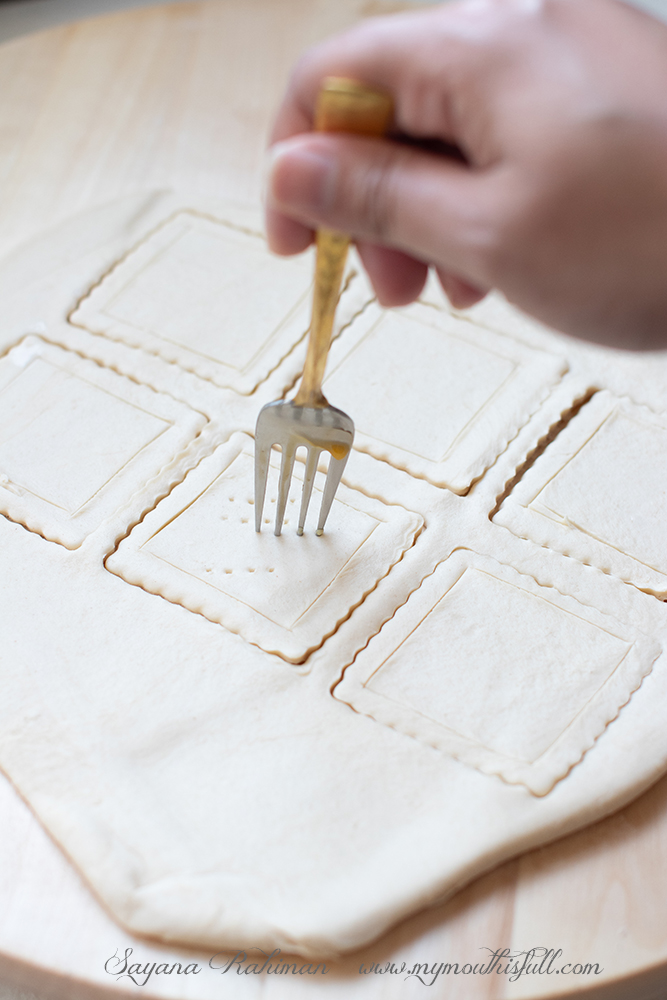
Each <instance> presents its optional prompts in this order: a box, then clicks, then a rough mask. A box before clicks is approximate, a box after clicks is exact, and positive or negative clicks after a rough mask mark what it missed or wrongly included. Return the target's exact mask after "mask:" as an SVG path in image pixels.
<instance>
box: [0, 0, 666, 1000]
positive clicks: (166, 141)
mask: <svg viewBox="0 0 667 1000" xmlns="http://www.w3.org/2000/svg"><path fill="white" fill-rule="evenodd" d="M398 9H401V6H400V4H399V3H394V4H392V3H389V2H383V0H375V2H369V0H208V2H203V3H184V4H170V5H168V6H164V7H154V8H149V9H140V10H134V11H132V12H128V13H123V14H117V15H113V16H110V17H104V18H100V19H95V20H90V21H85V22H79V23H77V24H74V25H66V26H63V27H61V28H57V29H52V30H50V31H47V32H43V33H41V34H38V35H33V36H30V37H28V38H24V39H20V40H17V41H13V42H11V43H8V44H6V45H4V46H2V47H0V255H1V256H4V255H6V254H8V253H9V252H10V251H11V249H12V247H14V246H16V245H17V244H19V243H21V242H24V241H25V240H27V239H29V238H30V237H32V236H34V235H36V234H38V233H39V232H41V231H43V230H45V229H48V228H50V227H52V226H54V225H56V224H57V223H59V222H60V221H62V220H64V219H66V218H68V217H70V216H72V215H73V214H75V213H77V212H81V211H83V210H85V209H87V208H90V207H92V206H95V205H98V204H101V203H103V202H108V201H111V200H113V199H114V198H119V197H122V196H124V195H128V194H132V193H135V192H141V191H149V190H155V189H165V188H171V189H176V190H178V191H180V192H185V193H189V192H192V193H193V194H195V195H196V196H198V197H202V196H205V197H211V198H234V199H236V200H238V201H240V202H247V203H249V204H250V203H253V202H255V201H256V200H257V198H258V196H259V191H260V184H261V170H262V154H263V148H264V143H265V139H264V136H265V131H266V127H267V123H268V121H269V120H270V116H271V113H272V110H273V108H274V107H275V105H276V103H277V101H278V99H279V97H280V94H281V91H282V88H283V85H284V81H285V79H286V76H287V73H288V71H289V68H290V66H291V65H292V63H293V61H294V59H295V58H296V56H297V55H298V53H299V52H300V51H301V50H302V49H303V48H304V47H305V46H307V45H308V44H310V43H311V42H313V41H315V40H316V39H318V38H320V37H323V36H325V35H327V34H330V33H332V32H334V31H337V30H339V29H341V28H343V27H345V26H346V25H349V24H352V23H353V22H355V21H356V20H357V19H358V18H359V17H362V16H367V15H368V14H376V13H382V12H390V11H391V10H398ZM0 799H1V809H0V816H1V818H0V837H1V840H0V843H1V844H2V848H1V850H0V886H1V887H2V897H1V898H2V900H3V904H4V905H3V906H2V907H1V908H0V978H2V979H3V980H4V981H6V982H12V983H15V984H18V985H20V986H22V987H24V988H28V989H30V990H33V991H35V992H36V993H37V994H38V996H42V995H44V996H47V995H48V996H63V997H68V998H76V997H101V996H103V995H105V994H106V992H107V991H108V992H109V993H111V994H112V995H114V996H119V995H125V994H126V992H127V993H128V995H129V992H131V993H132V994H133V995H134V994H135V993H137V992H140V993H141V994H142V995H143V996H144V997H157V996H160V997H169V998H185V997H188V998H192V1000H200V998H201V1000H208V998H211V1000H213V998H214V997H219V996H221V995H225V996H230V997H232V998H234V997H236V996H237V995H238V996H239V997H241V995H242V996H243V997H244V998H245V997H259V996H260V994H261V996H262V998H269V1000H271V998H277V997H279V996H286V995H289V994H290V993H291V995H297V993H298V992H299V991H298V990H296V986H294V985H290V986H289V987H288V986H287V985H286V984H285V983H284V981H283V980H281V979H280V978H278V979H276V978H274V977H265V976H264V977H255V979H254V980H252V981H251V980H249V979H248V978H245V979H244V980H241V979H240V978H239V977H237V978H236V979H231V977H227V979H225V980H224V981H221V980H220V979H219V976H218V975H216V974H215V973H214V972H213V971H211V970H208V969H206V970H205V974H202V975H200V976H199V977H198V978H197V979H195V978H194V977H191V978H190V979H184V978H183V977H181V978H180V979H179V978H178V977H171V978H170V979H167V978H166V977H162V979H161V980H157V979H154V980H152V982H151V984H149V985H148V986H146V987H144V988H138V987H137V988H134V987H132V984H131V983H129V982H128V980H127V979H126V980H124V981H123V980H119V981H116V980H115V979H114V978H113V977H112V976H110V975H109V974H108V973H106V972H105V971H104V964H105V961H106V960H107V959H108V958H110V957H111V956H112V955H113V954H114V952H115V951H116V950H118V951H119V953H121V954H122V953H123V951H124V949H125V948H127V947H131V948H134V950H135V957H136V959H137V960H140V961H142V962H151V961H158V962H159V961H169V960H170V958H171V959H172V960H173V961H177V960H178V959H179V958H180V959H181V960H182V961H183V960H185V961H198V962H199V963H200V964H204V965H205V964H206V962H207V961H208V957H209V956H204V955H195V953H185V952H183V951H179V950H174V949H170V948H166V947H162V946H158V945H155V944H152V943H147V942H143V941H141V940H139V939H135V938H132V936H131V935H128V934H126V933H125V932H124V931H122V930H121V929H120V928H118V927H117V925H116V924H115V923H114V922H113V921H112V920H111V918H110V917H109V916H108V915H107V914H106V913H105V912H104V910H103V909H102V908H101V907H100V905H99V904H98V903H97V902H96V901H95V899H94V898H93V897H92V895H91V894H90V892H89V891H88V889H87V888H86V886H85V885H84V884H83V883H82V881H81V880H80V878H79V876H78V875H77V873H76V872H75V871H74V870H73V869H72V868H71V866H70V865H69V863H68V862H67V860H66V859H65V858H64V857H63V855H62V854H61V853H60V851H59V850H58V849H57V848H56V847H55V845H54V844H53V843H52V842H51V840H50V839H49V837H48V836H47V834H46V833H45V832H44V831H43V830H42V828H41V827H40V826H39V825H38V824H37V822H36V821H35V820H34V818H33V817H32V815H31V813H30V812H29V810H28V809H27V807H26V806H25V805H24V804H23V802H22V801H21V800H20V799H19V797H18V795H17V794H16V793H15V792H14V791H13V789H12V788H11V786H10V785H9V783H8V782H7V781H6V780H5V779H1V781H0ZM538 946H543V947H548V948H554V949H557V948H562V949H563V956H564V958H563V961H571V962H579V961H581V962H597V963H599V965H600V966H601V967H603V968H604V972H603V973H602V975H600V976H599V977H587V978H586V980H584V981H583V982H580V981H577V977H576V976H568V977H565V976H561V977H560V981H559V980H558V977H556V976H553V975H552V976H545V975H542V976H539V975H536V976H531V977H525V978H522V979H520V980H519V981H517V982H515V983H510V982H509V981H508V980H507V977H501V976H486V977H484V976H471V977H463V976H459V977H453V976H449V977H444V976H443V977H442V978H440V979H439V980H438V982H437V983H436V984H435V985H434V986H432V987H428V989H427V994H426V995H428V996H431V997H434V998H436V997H438V998H440V997H441V998H444V997H447V1000H463V998H465V1000H519V998H523V1000H528V998H531V1000H537V998H538V997H547V996H549V997H550V996H567V997H568V998H573V997H575V996H579V992H578V991H579V990H580V989H581V988H582V986H583V985H589V986H590V985H592V980H593V979H595V985H594V986H593V988H592V989H591V990H590V991H589V992H587V993H586V996H588V997H591V1000H592V998H594V997H595V998H605V1000H612V998H615V1000H619V998H625V997H632V998H633V1000H638V998H648V997H653V996H655V997H658V996H661V995H664V994H665V992H666V991H667V778H664V779H663V780H662V781H661V782H660V783H659V784H658V785H656V786H655V787H654V788H653V789H652V790H651V791H649V792H648V793H647V794H645V795H644V796H642V797H641V798H640V799H639V800H638V801H637V802H636V803H634V804H633V805H631V806H629V807H628V808H626V809H625V810H623V811H622V812H620V813H618V814H617V815H615V816H613V817H611V818H610V819H608V820H606V821H604V822H602V823H599V824H597V825H596V826H594V827H592V828H590V829H588V830H584V831H583V832H581V833H579V834H576V835H574V836H571V837H568V838H567V839H565V840H562V841H560V842H558V843H555V844H553V845H551V846H550V847H547V848H542V849H540V850H537V851H533V852H531V853H530V854H527V855H525V856H524V857H522V858H520V859H518V860H516V861H513V862H511V863H509V864H506V865H504V866H503V867H502V868H500V869H498V870H497V871H495V872H492V873H491V874H489V875H487V876H486V877H484V878H481V879H479V880H478V881H477V882H475V883H474V884H473V885H472V886H470V887H468V888H467V889H465V890H464V891H462V892H461V893H460V894H459V895H458V896H456V897H455V898H454V899H453V900H452V901H450V902H449V903H448V904H446V905H444V906H441V907H439V908H437V909H433V910H431V911H429V912H427V913H423V914H420V915H418V916H416V917H414V918H413V919H411V920H409V921H408V922H406V923H405V924H404V925H403V926H401V927H399V928H398V929H396V930H395V931H394V932H392V933H391V934H389V935H387V936H386V937H385V938H384V939H383V940H382V941H380V942H379V943H378V944H377V945H376V946H374V947H370V948H367V949H364V951H363V953H359V954H357V955H354V956H352V957H350V958H348V959H346V960H345V961H342V962H339V963H336V964H334V965H333V966H331V971H330V972H329V973H328V974H327V976H326V979H325V978H322V979H321V980H319V981H318V982H317V983H315V982H308V983H306V984H305V986H302V985H300V987H299V988H300V990H301V992H302V993H303V994H304V995H305V996H308V997H310V996H313V997H315V996H317V997H319V996H320V995H321V996H323V997H324V996H327V997H331V998H333V1000H338V998H342V997H343V996H344V997H345V998H346V1000H354V998H356V997H359V998H360V1000H376V998H381V1000H385V998H391V997H399V996H400V997H403V996H408V995H413V994H414V995H415V996H417V995H420V990H421V989H422V986H421V984H419V983H418V982H416V981H414V980H412V981H411V982H410V983H406V982H405V980H404V977H403V976H399V975H394V976H392V975H384V976H379V975H376V974H371V975H360V974H359V967H360V965H361V964H362V963H366V964H369V963H371V962H379V963H381V964H382V965H384V964H385V963H386V962H391V961H394V962H398V964H399V965H400V963H401V962H403V961H405V962H406V963H407V965H408V966H409V967H411V966H412V965H414V963H415V962H428V963H429V964H431V965H432V964H433V963H434V962H437V963H439V962H454V961H458V962H460V963H464V962H468V961H470V962H472V963H474V962H477V961H481V960H482V959H483V955H484V953H483V952H482V951H480V949H483V948H492V949H495V948H504V947H508V948H511V949H513V950H525V949H529V948H531V947H538ZM183 956H185V959H183ZM579 979H580V980H581V977H579ZM221 983H224V989H223V987H222V985H221ZM153 984H155V985H153ZM293 990H296V992H291V991H293ZM299 995H300V994H299Z"/></svg>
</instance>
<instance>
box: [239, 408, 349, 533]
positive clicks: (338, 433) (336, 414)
mask: <svg viewBox="0 0 667 1000" xmlns="http://www.w3.org/2000/svg"><path fill="white" fill-rule="evenodd" d="M353 441H354V423H353V421H352V420H351V419H350V417H348V415H347V413H343V411H342V410H338V409H336V407H335V406H321V407H319V406H295V405H294V403H293V402H283V401H282V400H279V401H278V402H276V403H268V404H267V405H266V406H264V407H262V409H261V410H260V413H259V416H258V418H257V426H256V428H255V530H256V531H261V529H262V511H263V508H264V496H265V493H266V480H267V477H268V473H269V460H270V458H271V448H272V447H273V446H274V445H278V446H279V447H280V449H281V451H282V458H281V463H280V481H279V483H278V502H277V504H276V524H275V528H274V533H275V534H276V535H279V534H280V533H281V531H282V527H283V520H284V518H285V507H286V505H287V497H288V494H289V488H290V481H291V478H292V470H293V468H294V459H295V457H296V452H297V448H301V447H305V448H306V449H307V456H306V471H305V473H304V479H303V490H302V493H301V509H300V511H299V527H298V529H297V534H298V535H302V534H303V526H304V523H305V520H306V514H307V512H308V504H309V503H310V495H311V493H312V491H313V482H314V480H315V473H316V472H317V463H318V461H319V457H320V454H321V453H322V452H323V451H328V452H329V454H330V457H329V468H328V470H327V479H326V483H325V487H324V494H323V496H322V506H321V508H320V517H319V522H318V525H317V532H316V533H317V534H318V535H321V534H322V532H323V531H324V525H325V523H326V520H327V517H328V515H329V511H330V509H331V504H332V503H333V498H334V496H335V495H336V490H337V489H338V484H339V483H340V480H341V476H342V475H343V470H344V469H345V465H346V463H347V459H348V455H349V454H350V449H351V448H352V442H353Z"/></svg>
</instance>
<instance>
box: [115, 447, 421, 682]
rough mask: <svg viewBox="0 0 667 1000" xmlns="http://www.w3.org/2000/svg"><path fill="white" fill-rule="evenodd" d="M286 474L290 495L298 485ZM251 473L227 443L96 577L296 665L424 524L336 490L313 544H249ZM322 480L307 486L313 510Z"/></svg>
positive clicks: (249, 458)
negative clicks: (116, 581)
mask: <svg viewBox="0 0 667 1000" xmlns="http://www.w3.org/2000/svg"><path fill="white" fill-rule="evenodd" d="M278 464H279V458H278V457H277V456H276V457H275V459H274V463H273V464H272V466H271V472H270V475H271V480H270V485H269V499H270V500H274V501H275V499H276V495H275V494H276V486H277V480H278V475H279V469H278V467H277V466H278ZM297 466H298V468H295V473H294V479H295V480H296V482H295V483H294V489H295V492H296V491H297V490H300V488H301V479H302V476H303V467H302V464H301V463H297ZM253 467H254V461H253V453H252V443H251V441H250V440H249V439H248V438H247V437H246V436H245V435H242V434H236V435H234V437H233V438H232V439H231V440H230V441H229V442H228V443H227V444H225V445H220V446H219V448H218V449H216V451H215V452H214V453H213V454H212V455H210V456H209V457H208V458H207V459H204V460H203V461H202V462H201V463H200V465H199V466H197V468H196V469H195V470H193V471H192V472H191V473H190V474H189V475H188V476H187V477H186V479H185V480H184V481H183V483H181V484H180V485H179V486H177V487H176V488H175V489H174V490H173V492H172V493H171V494H170V495H169V496H168V497H166V498H165V500H163V501H162V502H161V503H159V504H158V505H157V507H156V508H155V509H154V510H153V511H151V512H150V513H149V514H148V515H147V516H146V518H145V519H144V521H143V522H141V524H140V525H137V527H136V528H135V529H134V530H133V531H132V532H131V533H130V535H129V536H128V537H127V538H126V539H124V541H123V542H121V544H120V546H119V548H118V551H117V552H116V553H114V554H113V555H111V556H110V557H109V559H108V560H107V563H106V565H107V568H108V569H110V570H111V571H112V572H114V573H116V574H117V575H119V576H121V577H122V578H123V579H125V580H126V581H127V582H129V583H133V584H136V585H138V586H141V587H142V588H143V589H144V590H147V591H149V592H150V593H153V594H159V595H160V596H162V597H165V598H167V599H168V600H169V601H171V602H172V603H175V604H181V605H182V606H183V607H186V608H188V609H189V610H191V611H196V612H198V613H199V614H203V615H204V616H205V617H207V618H209V619H210V620H211V621H214V622H219V623H220V624H222V625H225V626H226V627H227V628H229V629H231V630H232V631H234V632H239V633H240V634H241V635H242V636H243V637H244V638H245V639H247V640H249V641H250V642H253V643H255V644H257V645H259V646H261V647H262V649H265V650H267V651H269V652H275V653H278V655H280V656H282V657H283V658H284V659H287V660H290V661H292V662H295V663H300V662H302V661H303V660H304V659H305V658H306V656H307V655H308V653H309V652H311V651H312V650H313V649H315V648H317V646H319V645H320V644H321V643H322V641H323V640H324V639H325V638H326V637H327V636H328V635H331V634H332V633H333V632H334V631H335V630H336V628H337V627H338V626H339V624H340V623H341V622H343V621H344V620H345V619H346V618H347V617H348V615H349V613H350V610H351V609H352V608H353V607H356V606H357V605H358V604H359V603H360V602H361V601H363V600H364V598H365V596H366V595H367V594H369V593H370V592H371V591H372V590H374V588H375V587H376V585H377V583H378V582H379V581H380V580H381V579H382V578H383V577H384V576H385V575H386V574H387V573H388V572H389V571H390V569H391V568H392V566H393V565H394V564H395V563H396V562H397V561H398V560H399V559H400V558H401V556H402V554H403V553H404V552H405V550H406V549H408V548H410V547H411V546H412V544H413V543H414V540H415V537H416V535H417V534H418V533H419V531H420V530H421V528H422V525H423V519H422V518H421V516H420V515H418V514H414V513H412V512H411V511H406V510H405V509H404V508H402V507H398V506H392V505H387V504H384V503H382V502H380V501H378V500H372V499H370V498H368V497H365V496H364V495H363V494H361V493H359V492H357V491H355V490H351V489H349V488H347V487H345V486H341V487H340V490H339V494H338V495H337V497H336V500H335V501H334V502H335V504H336V518H335V520H334V521H332V524H331V527H330V528H329V529H327V531H326V532H325V533H324V535H323V536H322V537H318V536H317V535H315V533H314V532H312V531H310V532H307V533H306V534H305V535H304V536H302V537H299V536H298V535H297V533H296V531H295V530H294V529H292V530H290V531H285V532H283V534H282V535H281V536H276V535H274V533H273V532H272V531H270V530H268V531H267V530H265V531H261V532H257V531H255V526H254V524H252V523H250V519H249V518H247V517H245V516H242V515H244V514H245V513H246V512H247V510H248V500H249V499H250V498H251V496H252V493H251V489H252V481H253ZM323 479H324V476H318V479H317V480H316V483H315V487H314V491H315V492H317V493H320V498H316V503H317V502H318V501H319V500H321V491H322V485H323V483H322V481H323ZM230 487H232V488H230ZM295 502H296V501H295ZM223 518H224V520H223ZM291 520H292V522H294V519H293V518H292V519H291ZM289 521H290V519H289V518H288V519H287V521H286V524H287V525H288V524H289ZM295 566H298V567H299V577H298V584H299V585H298V586H295V585H294V583H295V581H294V567H295ZM260 581H261V585H260V586H258V583H260ZM405 596H407V594H406V595H405ZM397 600H398V599H397Z"/></svg>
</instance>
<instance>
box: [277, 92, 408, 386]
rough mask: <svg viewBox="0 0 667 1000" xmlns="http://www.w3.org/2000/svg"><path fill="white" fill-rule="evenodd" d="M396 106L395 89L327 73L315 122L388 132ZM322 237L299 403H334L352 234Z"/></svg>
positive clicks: (325, 232) (321, 128)
mask: <svg viewBox="0 0 667 1000" xmlns="http://www.w3.org/2000/svg"><path fill="white" fill-rule="evenodd" d="M392 112H393V103H392V100H391V97H390V96H389V94H386V93H384V92H383V91H379V90H374V89H373V88H372V87H367V86H366V85H365V84H363V83H358V82H357V81H356V80H346V79H344V78H340V77H327V79H326V80H325V81H324V83H323V85H322V89H321V90H320V93H319V96H318V101H317V107H316V109H315V128H316V130H317V131H318V132H351V133H354V134H356V135H365V136H372V137H378V138H379V137H380V136H382V135H384V133H385V132H386V130H387V127H388V125H389V122H390V120H391V116H392ZM316 243H317V256H316V260H315V288H314V291H313V309H312V315H311V320H310V335H309V339H308V352H307V354H306V363H305V366H304V370H303V378H302V379H301V385H300V386H299V390H298V392H297V394H296V396H295V397H294V403H295V405H296V406H327V405H328V404H327V401H326V399H325V397H324V395H323V393H322V380H323V378H324V370H325V368H326V364H327V355H328V353H329V345H330V343H331V332H332V330H333V322H334V315H335V312H336V306H337V305H338V297H339V295H340V286H341V283H342V280H343V273H344V271H345V259H346V257H347V250H348V247H349V245H350V239H349V237H348V236H346V235H345V234H344V233H337V232H334V231H333V230H331V229H319V230H318V232H317V240H316Z"/></svg>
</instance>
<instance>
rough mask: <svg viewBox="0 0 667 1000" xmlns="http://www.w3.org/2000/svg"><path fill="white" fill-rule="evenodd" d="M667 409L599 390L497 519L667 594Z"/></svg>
mask: <svg viewBox="0 0 667 1000" xmlns="http://www.w3.org/2000/svg"><path fill="white" fill-rule="evenodd" d="M665 456H667V416H665V415H663V416H660V415H658V414H655V413H653V412H652V411H651V410H649V409H648V408H647V407H643V406H637V405H636V404H634V403H632V402H630V400H628V399H619V398H617V397H615V396H613V395H612V394H611V393H610V392H607V391H604V392H598V393H596V394H595V395H594V396H593V398H592V399H591V400H590V402H588V403H587V404H586V405H585V406H584V407H582V409H581V410H580V411H579V413H578V414H577V415H576V416H575V417H574V418H573V419H572V420H571V421H570V423H569V424H568V426H567V427H566V428H565V430H564V431H562V433H561V434H560V435H559V436H558V437H557V438H556V440H555V441H554V442H553V443H552V444H550V445H549V446H548V448H547V449H546V450H545V452H544V454H542V455H541V456H540V457H539V458H538V459H537V460H536V461H535V463H534V465H533V466H532V467H531V468H530V469H528V470H527V472H526V473H525V475H524V476H523V478H522V479H521V481H520V482H519V483H518V485H517V486H516V487H515V488H514V490H513V491H512V493H511V494H510V496H509V497H508V498H507V499H506V500H505V501H504V503H503V504H502V506H501V508H500V510H499V511H498V513H497V514H496V515H495V517H494V520H495V521H497V522H498V523H499V524H503V525H505V527H507V528H509V529H510V530H511V531H513V532H514V533H515V534H518V535H521V536H525V537H527V538H530V539H531V540H532V541H534V542H537V543H538V544H540V545H547V546H549V547H550V548H554V549H557V550H558V551H559V552H563V553H565V554H566V555H570V556H573V557H574V558H576V559H579V560H581V561H582V562H587V563H591V564H592V565H595V566H598V567H599V568H600V569H603V570H605V571H608V572H610V573H613V574H614V575H616V576H619V577H621V579H623V580H626V581H627V582H629V583H633V584H634V585H635V586H636V587H639V588H640V589H642V590H647V591H649V592H651V593H654V594H656V596H659V597H664V596H667V525H666V523H665V504H666V503H667V462H666V461H665Z"/></svg>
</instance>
